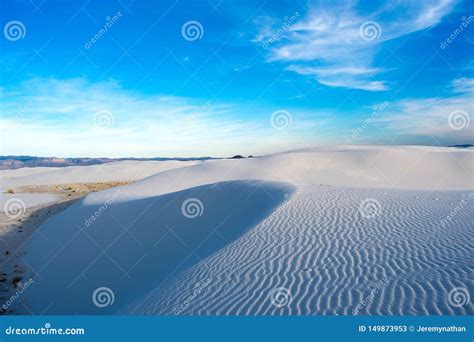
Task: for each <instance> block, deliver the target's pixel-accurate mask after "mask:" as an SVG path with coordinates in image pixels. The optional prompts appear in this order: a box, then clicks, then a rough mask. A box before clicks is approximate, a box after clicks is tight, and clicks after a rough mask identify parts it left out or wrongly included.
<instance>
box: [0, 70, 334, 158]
mask: <svg viewBox="0 0 474 342" xmlns="http://www.w3.org/2000/svg"><path fill="white" fill-rule="evenodd" d="M274 110H275V109H260V110H257V109H256V108H252V111H250V110H248V108H246V107H245V106H242V105H237V104H221V103H213V102H211V101H208V100H202V99H189V98H180V97H171V96H164V95H153V94H151V95H143V94H140V93H134V92H127V91H126V90H125V89H123V88H122V87H121V86H120V85H119V84H117V83H116V82H114V81H108V82H97V83H91V82H89V81H87V80H85V79H65V80H58V79H32V80H29V81H26V82H24V83H23V84H21V85H20V86H18V87H16V88H14V89H3V92H2V97H1V101H0V111H1V112H2V117H1V118H0V131H1V133H0V135H1V137H2V144H1V149H2V150H1V151H0V154H3V155H5V154H16V155H19V154H27V155H39V156H58V157H74V156H88V157H103V156H107V157H123V156H147V157H156V156H160V157H163V156H181V157H187V156H209V155H212V156H231V155H234V154H247V153H248V154H254V155H255V154H264V153H269V152H277V151H280V150H283V149H288V148H291V147H295V148H296V147H300V146H301V144H307V143H308V140H309V139H310V137H308V136H307V135H305V134H304V133H301V131H303V130H308V129H311V128H315V129H316V130H317V129H318V127H319V126H320V121H319V120H317V118H318V117H324V114H318V113H305V112H303V111H297V110H293V109H289V110H290V112H291V113H292V115H293V116H294V125H293V126H292V127H291V129H289V130H288V131H286V132H277V131H275V130H274V129H273V128H272V126H271V124H270V116H271V113H272V111H274ZM252 112H255V115H250V114H249V113H252ZM97 113H100V115H97ZM104 113H105V114H104ZM326 116H327V115H326ZM100 117H102V119H104V122H102V121H101V120H100ZM315 119H316V120H315ZM102 124H104V125H105V127H101V125H102ZM319 129H320V130H321V132H323V131H324V129H323V128H322V127H321V128H319ZM312 140H313V141H314V139H312ZM304 146H306V145H304Z"/></svg>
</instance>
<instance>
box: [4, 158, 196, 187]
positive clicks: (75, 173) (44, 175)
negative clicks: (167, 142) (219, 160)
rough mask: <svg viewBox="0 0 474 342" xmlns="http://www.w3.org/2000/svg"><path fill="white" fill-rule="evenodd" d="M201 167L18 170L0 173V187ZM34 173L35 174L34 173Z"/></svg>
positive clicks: (144, 164) (133, 164)
mask: <svg viewBox="0 0 474 342" xmlns="http://www.w3.org/2000/svg"><path fill="white" fill-rule="evenodd" d="M197 163H201V162H200V161H174V160H167V161H120V162H113V163H105V164H98V165H89V166H68V167H63V168H44V167H41V168H21V169H17V170H4V171H0V180H1V183H0V186H1V188H2V189H9V188H12V187H17V186H26V185H48V184H70V183H94V182H111V181H135V180H139V179H143V178H145V177H148V176H150V175H153V174H156V173H158V172H161V171H166V170H171V169H175V168H179V167H185V166H190V165H194V164H197ZM35 169H38V171H37V172H35V171H34V170H35Z"/></svg>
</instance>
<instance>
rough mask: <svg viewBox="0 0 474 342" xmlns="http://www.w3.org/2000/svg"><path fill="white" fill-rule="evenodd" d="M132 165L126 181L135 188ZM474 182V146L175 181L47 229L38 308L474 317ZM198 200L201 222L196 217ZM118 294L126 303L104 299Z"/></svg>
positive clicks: (234, 164)
mask: <svg viewBox="0 0 474 342" xmlns="http://www.w3.org/2000/svg"><path fill="white" fill-rule="evenodd" d="M106 165H110V164H105V165H104V166H106ZM121 166H122V167H123V166H125V165H124V164H122V165H121ZM121 166H119V165H117V166H116V169H115V173H114V177H115V176H116V175H117V174H119V175H120V176H121V177H127V176H126V174H127V170H126V169H124V170H120V167H121ZM83 169H85V168H83ZM138 169H140V166H139V165H138V164H136V165H134V166H133V167H132V169H131V171H129V172H132V173H133V172H137V173H139V172H138V171H136V170H138ZM54 172H56V171H54ZM74 172H75V173H77V174H80V170H77V171H74ZM96 172H97V174H102V175H103V176H101V177H105V175H104V174H105V173H107V172H102V171H100V167H98V170H97V171H96ZM140 172H142V173H144V172H143V171H140ZM150 174H151V173H150ZM473 175H474V151H473V150H469V149H467V150H461V149H454V148H438V147H415V146H393V147H379V146H358V147H354V146H336V147H331V148H328V147H323V148H322V147H321V148H312V149H304V150H298V151H292V152H285V153H280V154H276V155H270V156H266V157H261V158H254V159H241V160H213V161H206V162H201V163H198V164H197V165H191V166H189V167H182V168H177V169H173V170H167V171H162V172H159V173H157V174H154V175H152V176H150V177H148V178H146V179H143V180H141V181H138V182H136V183H134V184H130V185H127V186H122V187H118V188H112V189H108V190H105V191H101V192H98V193H93V194H90V195H88V196H87V197H85V198H84V199H83V200H81V201H80V202H77V203H76V204H74V205H73V206H72V207H70V208H69V209H67V210H65V211H64V212H62V213H61V214H59V215H57V216H55V217H53V218H52V219H51V220H49V221H48V222H47V223H46V224H45V225H43V226H42V227H41V228H40V233H41V234H34V235H33V236H32V238H31V239H30V241H29V244H28V253H27V254H26V255H25V258H24V261H25V263H26V264H28V265H29V266H30V267H31V269H32V270H33V272H36V273H37V276H36V277H35V279H38V280H35V286H34V287H31V288H30V289H28V292H27V293H25V294H24V296H23V297H22V301H23V302H24V304H25V305H26V306H27V307H28V308H29V309H30V310H31V311H32V312H34V313H40V312H41V313H46V314H57V313H61V314H63V313H70V314H71V313H72V314H73V313H93V314H105V313H118V312H119V313H128V314H130V313H133V314H251V315H252V314H256V315H259V314H275V315H280V314H359V313H360V314H419V315H422V314H467V313H471V314H472V313H473V308H472V306H471V305H470V304H467V305H464V306H459V307H458V306H454V307H453V306H452V305H449V302H448V297H449V296H448V295H449V292H450V290H451V289H453V288H456V287H461V288H466V287H467V288H468V289H469V290H472V281H471V279H472V275H473V273H474V256H473V253H472V250H473V249H472V248H473V240H472V236H473V233H474V232H473V225H472V222H473V221H474V210H473V201H472V200H473V199H474V198H472V197H473V196H471V195H470V194H471V192H470V191H469V190H472V189H474V181H473ZM57 176H58V177H59V174H58V175H57ZM34 177H35V176H34V175H32V176H30V177H28V178H29V179H28V180H24V181H25V182H31V181H33V180H32V178H34ZM48 177H49V176H48ZM61 177H64V179H67V180H68V182H70V181H71V177H72V176H66V175H64V174H62V175H61ZM80 177H83V179H85V181H87V182H90V179H88V178H87V177H88V175H87V174H82V175H81V176H80ZM89 177H92V178H94V177H97V176H96V174H95V173H93V172H91V173H90V175H89ZM105 178H106V177H105ZM43 179H44V178H43ZM60 179H62V178H60ZM94 179H96V178H94ZM101 179H102V180H110V179H103V178H101ZM43 181H44V180H43ZM229 181H232V182H229ZM295 189H297V190H295ZM285 195H286V196H285ZM189 198H195V199H198V200H199V201H201V203H202V210H203V213H202V215H201V216H198V217H196V218H194V219H188V218H187V217H185V216H184V215H183V214H182V212H181V205H182V204H183V203H184V202H185V201H186V199H189ZM282 203H283V204H282ZM361 208H362V211H361ZM365 211H368V216H369V217H364V215H361V212H362V213H364V212H365ZM374 212H375V214H374ZM97 213H98V214H97ZM453 213H455V214H453ZM372 214H373V215H372ZM91 216H97V218H96V219H95V220H94V221H93V222H92V223H90V222H89V224H87V220H88V219H90V217H91ZM365 216H367V213H366V214H365ZM372 216H373V217H372ZM448 217H449V220H448V219H446V218H448ZM216 227H218V228H216ZM214 229H218V232H217V233H216V232H215V231H214ZM209 233H213V235H211V236H212V238H208V236H209ZM226 234H229V236H227V235H226ZM215 235H217V236H215ZM221 235H222V236H221ZM203 246H205V247H203ZM196 247H198V250H196ZM200 248H201V249H200ZM421 271H424V272H421ZM381 281H383V286H382V287H381V288H380V289H379V287H380V282H381ZM102 287H106V288H109V289H110V291H112V292H113V294H114V302H113V304H112V305H110V306H106V307H97V306H96V305H94V302H93V301H92V300H91V297H92V295H93V292H94V289H97V288H102ZM196 288H198V289H199V291H197V292H196ZM374 289H379V290H377V294H376V295H375V296H372V297H370V296H371V294H373V292H374ZM281 291H283V294H284V296H283V297H281V296H275V294H277V295H279V294H281ZM275 298H276V300H275ZM287 298H290V299H288V300H286V301H283V304H284V305H281V303H280V302H281V299H287ZM367 298H370V300H369V299H367ZM374 298H375V299H374ZM275 302H276V303H275ZM109 304H110V303H109ZM362 304H363V305H362ZM99 306H100V305H99ZM17 311H21V307H20V306H19V305H18V307H17Z"/></svg>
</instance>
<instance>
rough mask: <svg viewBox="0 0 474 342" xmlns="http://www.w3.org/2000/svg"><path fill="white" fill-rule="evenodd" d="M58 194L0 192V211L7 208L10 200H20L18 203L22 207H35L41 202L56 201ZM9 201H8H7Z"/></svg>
mask: <svg viewBox="0 0 474 342" xmlns="http://www.w3.org/2000/svg"><path fill="white" fill-rule="evenodd" d="M59 198H60V196H58V195H54V194H34V193H16V194H5V193H0V212H4V211H5V210H7V211H8V210H9V209H8V204H9V203H11V200H17V199H19V200H21V202H20V203H22V204H24V206H22V205H21V206H22V207H23V208H24V209H26V208H31V207H35V206H37V205H41V204H47V203H53V202H56V201H58V200H59ZM9 201H10V202H9Z"/></svg>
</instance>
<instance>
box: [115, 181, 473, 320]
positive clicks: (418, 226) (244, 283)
mask: <svg viewBox="0 0 474 342" xmlns="http://www.w3.org/2000/svg"><path fill="white" fill-rule="evenodd" d="M470 194H471V192H463V191H411V190H377V189H347V188H334V187H327V186H306V187H300V188H299V189H298V191H297V192H296V193H295V194H294V196H292V197H291V199H290V200H289V201H287V202H285V203H284V204H283V205H282V206H280V207H279V208H278V209H277V210H275V211H274V212H273V213H271V214H270V215H269V217H268V218H266V219H265V220H264V221H262V222H261V223H260V224H258V225H257V226H256V227H254V228H253V229H252V230H251V231H249V232H248V233H247V234H245V235H244V236H242V237H241V238H239V239H238V240H237V241H235V242H233V243H232V244H230V245H228V246H226V247H225V248H224V249H222V250H221V251H219V252H218V253H216V254H214V255H212V256H211V257H209V258H208V259H206V260H205V262H201V263H199V264H197V265H195V266H194V267H192V268H190V269H188V270H186V271H185V272H183V273H182V274H181V275H179V276H177V277H176V278H174V279H170V280H169V281H167V282H166V283H164V284H163V285H162V286H160V287H158V288H157V289H156V290H155V291H154V292H153V293H152V294H150V295H147V296H146V298H145V297H144V298H143V299H141V300H139V301H136V302H135V303H133V304H132V305H130V306H129V307H128V308H127V309H128V310H126V311H124V313H128V314H130V313H131V314H138V315H141V314H151V315H158V314H164V315H176V314H179V315H465V314H473V313H474V306H473V305H472V304H471V302H468V301H467V300H468V298H466V297H467V295H466V294H464V295H463V294H462V292H460V291H459V289H461V290H462V291H465V293H468V292H469V291H470V296H471V298H472V295H473V293H472V289H473V287H472V275H473V273H474V266H473V265H474V255H473V253H472V251H473V247H474V245H473V239H472V236H474V226H473V224H472V222H474V207H473V205H474V202H473V201H472V200H471V201H470V202H469V201H467V199H468V198H470V197H469V196H470ZM368 200H369V201H368ZM366 203H372V204H374V203H375V204H374V206H373V208H372V209H370V207H369V205H367V206H366ZM461 203H464V204H462V208H461ZM456 208H457V209H459V210H457V209H456ZM454 212H455V213H456V214H455V215H453V214H452V213H454ZM206 279H211V280H212V281H211V283H210V284H208V285H207V286H206V287H205V288H202V285H201V284H202V283H203V281H205V280H206ZM455 289H458V290H455ZM453 290H454V292H453ZM456 291H457V293H458V296H459V298H458V302H459V301H461V300H462V301H465V302H463V303H460V304H461V305H458V304H459V303H457V302H456V298H455V297H454V296H455V293H456ZM462 295H463V296H464V298H461V296H462ZM177 308H178V309H179V310H177Z"/></svg>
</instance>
